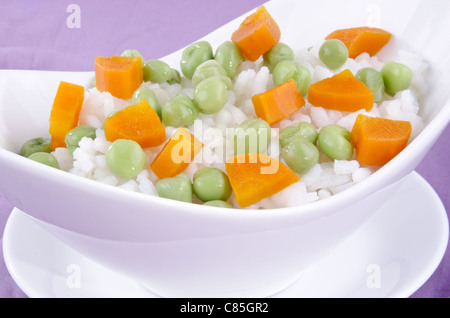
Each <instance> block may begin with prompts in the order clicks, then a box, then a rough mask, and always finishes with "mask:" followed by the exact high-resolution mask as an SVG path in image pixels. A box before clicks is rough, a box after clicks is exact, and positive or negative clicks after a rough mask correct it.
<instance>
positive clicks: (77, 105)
mask: <svg viewBox="0 0 450 318" xmlns="http://www.w3.org/2000/svg"><path fill="white" fill-rule="evenodd" d="M83 102H84V87H83V86H80V85H76V84H71V83H67V82H61V83H60V84H59V86H58V90H57V92H56V96H55V99H54V101H53V106H52V110H51V113H50V128H49V132H50V135H51V148H52V150H55V149H56V148H58V147H66V141H65V138H66V134H67V133H68V132H69V131H70V130H71V129H72V128H75V127H76V126H78V120H79V117H80V112H81V108H82V106H83Z"/></svg>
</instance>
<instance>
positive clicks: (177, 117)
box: [161, 93, 199, 127]
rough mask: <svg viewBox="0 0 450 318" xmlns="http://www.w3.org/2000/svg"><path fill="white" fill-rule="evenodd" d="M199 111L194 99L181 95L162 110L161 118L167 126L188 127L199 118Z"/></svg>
mask: <svg viewBox="0 0 450 318" xmlns="http://www.w3.org/2000/svg"><path fill="white" fill-rule="evenodd" d="M198 113H199V111H198V109H197V106H195V104H194V102H193V101H192V99H191V98H190V97H189V96H187V95H186V94H183V93H180V94H178V95H177V96H175V97H174V98H172V99H171V100H169V101H168V102H167V103H166V104H165V105H164V107H163V108H162V112H161V118H162V122H163V124H164V125H165V126H172V127H181V126H183V127H188V126H191V125H192V124H193V123H194V120H196V119H197V118H198Z"/></svg>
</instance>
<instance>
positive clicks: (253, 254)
mask: <svg viewBox="0 0 450 318" xmlns="http://www.w3.org/2000/svg"><path fill="white" fill-rule="evenodd" d="M266 7H267V9H268V10H269V12H270V13H271V14H272V15H273V17H274V18H275V20H276V21H278V22H279V25H280V28H281V30H282V41H284V42H286V43H289V44H290V45H291V46H292V47H295V48H303V47H308V46H310V45H313V44H315V43H316V42H317V40H318V39H320V38H321V37H323V36H325V35H326V34H328V33H330V31H331V30H334V29H338V28H343V27H352V26H361V25H366V24H367V23H371V22H373V21H375V22H376V21H381V22H382V24H381V25H380V26H381V27H383V28H385V29H387V30H389V31H391V32H392V33H393V34H394V38H393V40H392V41H391V42H390V43H389V45H388V46H387V47H386V48H385V49H383V51H382V52H380V57H381V58H383V59H387V58H389V57H390V56H394V54H395V52H396V51H397V50H398V49H399V48H403V47H405V48H408V49H410V50H413V51H416V52H418V53H420V54H421V55H422V56H424V57H425V58H426V60H427V61H428V62H429V63H430V65H431V72H430V73H429V78H428V79H427V80H428V84H429V88H430V91H429V94H428V95H427V97H426V98H425V99H424V100H423V101H421V105H422V109H421V111H420V113H421V115H422V117H423V118H424V120H425V123H426V127H425V129H424V130H423V132H422V133H421V134H420V135H419V136H418V137H417V138H416V139H415V140H414V141H413V142H412V143H411V144H410V145H409V146H408V147H407V148H406V149H405V150H404V151H403V152H402V153H401V154H399V155H398V156H397V157H396V158H395V159H394V160H392V161H391V162H389V163H388V164H387V165H386V166H384V167H383V168H381V169H380V170H378V171H377V172H376V173H375V174H373V175H372V176H371V177H370V178H368V179H367V180H366V181H364V182H362V183H361V184H359V185H357V186H354V187H352V188H350V189H348V190H346V191H344V192H342V193H340V194H337V195H335V196H333V197H332V198H330V199H327V200H322V201H318V202H315V203H311V204H309V205H305V206H302V207H296V208H295V207H294V208H285V209H278V210H264V211H261V210H260V211H252V210H228V209H213V208H210V207H206V206H199V205H193V204H187V203H182V202H177V201H171V200H166V199H163V198H158V197H149V196H146V195H142V194H139V193H133V192H128V191H125V190H122V189H118V188H114V187H111V186H107V185H104V184H101V183H98V182H95V181H92V180H88V179H83V178H81V177H78V176H75V175H71V174H69V173H66V172H63V171H60V170H57V169H52V168H49V167H47V166H44V165H41V164H38V163H36V162H33V161H31V160H28V159H26V158H23V157H20V156H19V155H17V154H16V153H17V152H18V150H19V148H20V146H21V144H22V143H23V142H24V140H27V139H30V138H33V137H36V136H40V135H45V134H47V131H48V117H49V113H50V107H51V104H52V100H53V97H54V95H55V92H56V88H57V85H58V83H59V81H61V80H66V81H70V82H73V83H79V84H85V83H86V82H87V80H88V79H89V77H90V76H91V75H92V73H68V72H34V71H0V167H1V168H0V169H1V178H0V189H1V190H2V191H3V193H4V194H5V195H6V197H7V198H8V199H9V200H10V201H11V202H12V203H13V204H14V206H16V207H17V208H18V209H20V210H22V211H24V212H26V213H27V214H29V215H30V216H32V217H34V218H35V219H36V220H37V222H39V224H41V225H42V226H43V227H44V228H45V229H46V230H48V231H50V232H51V233H53V234H54V235H55V236H57V237H58V238H60V239H61V240H63V241H64V242H66V243H68V244H69V245H70V246H72V247H74V248H75V249H77V250H78V251H80V252H81V253H82V254H84V255H86V256H87V257H89V258H91V259H92V260H94V261H96V262H98V263H99V264H101V265H105V266H107V267H109V268H111V269H113V270H117V271H118V272H120V273H123V274H125V275H127V276H129V277H131V278H133V279H135V280H136V281H137V282H139V283H141V284H142V285H143V286H145V287H147V288H149V289H150V290H152V291H153V292H155V293H157V294H159V295H162V296H167V297H230V296H236V297H246V296H251V297H264V296H269V295H271V294H273V293H275V292H277V291H279V290H281V289H282V288H284V287H286V286H288V285H289V284H291V283H292V282H293V281H295V279H296V278H297V277H299V275H300V274H301V272H302V270H304V269H306V268H307V267H309V266H311V265H312V264H314V262H316V261H318V260H319V259H320V258H321V257H323V256H325V255H327V253H329V252H330V251H331V250H332V249H333V248H335V247H336V246H338V245H339V244H340V243H342V242H343V240H344V239H345V238H347V237H348V236H349V235H351V234H352V233H353V232H354V231H355V230H356V229H358V228H359V227H360V226H361V225H362V224H363V223H364V222H365V221H366V220H367V219H368V218H369V217H370V216H371V215H373V214H374V213H375V212H376V211H377V209H378V208H379V207H381V206H382V204H383V203H384V202H385V201H386V200H387V199H388V198H389V196H390V195H391V193H392V192H393V190H394V189H395V188H396V187H398V186H399V184H401V182H402V180H403V179H404V178H405V177H406V176H407V175H408V174H409V173H410V172H412V171H413V170H414V169H415V167H416V166H417V165H418V164H419V162H420V161H421V160H422V159H423V157H424V156H425V155H426V153H427V152H428V151H429V149H430V148H431V147H432V146H433V144H434V143H435V141H436V140H437V138H438V137H439V135H440V134H441V133H442V131H443V130H444V129H445V127H446V125H447V124H448V122H449V121H450V103H449V97H450V90H449V89H448V88H449V87H450V59H449V58H448V49H450V42H449V37H448V30H449V29H450V22H449V21H448V20H447V17H448V16H449V15H450V2H447V1H438V0H434V1H430V0H428V1H421V0H416V1H411V0H410V1H394V2H393V1H381V0H380V1H375V0H368V1H361V0H358V1H345V5H343V4H342V2H340V1H331V0H328V1H327V0H318V1H313V2H304V1H295V0H292V1H287V0H286V1H273V2H269V3H267V4H266ZM349 8H351V9H349ZM368 9H370V10H368ZM377 14H381V15H377ZM244 16H246V15H244ZM244 16H242V17H239V18H237V19H236V20H234V21H232V22H230V23H229V24H227V25H225V26H224V27H222V28H220V29H218V30H217V31H215V32H213V33H211V34H210V35H208V36H206V37H205V38H204V39H205V40H208V41H210V42H211V44H212V45H213V46H217V45H218V44H220V43H222V42H223V41H225V40H228V39H229V38H230V35H231V33H232V32H233V31H234V30H235V29H236V28H237V26H238V25H239V23H240V22H241V21H242V19H243V17H244ZM378 18H381V19H378ZM377 19H378V20H377ZM180 52H181V51H179V52H176V53H174V54H172V55H170V56H168V57H167V58H166V59H165V60H166V61H167V62H169V63H170V64H172V65H176V63H177V61H178V59H179V56H180ZM24 235H26V233H24Z"/></svg>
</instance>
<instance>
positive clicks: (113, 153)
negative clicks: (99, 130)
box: [105, 139, 147, 179]
mask: <svg viewBox="0 0 450 318" xmlns="http://www.w3.org/2000/svg"><path fill="white" fill-rule="evenodd" d="M105 158H106V163H107V165H108V168H109V170H111V172H112V173H114V174H116V175H117V176H119V177H122V178H125V179H133V178H135V177H137V175H138V174H139V173H140V172H141V171H142V170H143V169H144V167H145V164H146V162H147V156H146V155H145V152H144V150H142V148H141V146H140V145H139V144H138V143H137V142H135V141H133V140H126V139H118V140H116V141H114V142H113V143H112V144H111V146H109V148H108V150H107V151H106V155H105Z"/></svg>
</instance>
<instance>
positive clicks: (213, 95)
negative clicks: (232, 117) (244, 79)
mask: <svg viewBox="0 0 450 318" xmlns="http://www.w3.org/2000/svg"><path fill="white" fill-rule="evenodd" d="M227 101H228V88H227V85H226V84H225V83H224V81H223V80H222V79H221V78H220V77H219V76H212V77H209V78H207V79H205V80H203V81H201V82H200V83H198V84H197V86H196V87H195V88H194V103H195V105H197V107H198V109H199V110H200V112H201V113H203V114H215V113H217V112H218V111H220V110H221V109H222V108H223V106H225V104H226V102H227Z"/></svg>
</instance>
